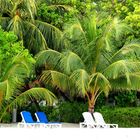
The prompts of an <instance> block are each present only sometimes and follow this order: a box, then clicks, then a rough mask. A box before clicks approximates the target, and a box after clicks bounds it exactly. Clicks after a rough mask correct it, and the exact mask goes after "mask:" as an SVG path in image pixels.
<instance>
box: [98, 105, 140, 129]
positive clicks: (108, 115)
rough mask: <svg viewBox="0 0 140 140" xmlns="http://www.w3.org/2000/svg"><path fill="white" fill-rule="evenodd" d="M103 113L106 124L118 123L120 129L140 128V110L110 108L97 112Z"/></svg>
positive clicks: (137, 108)
mask: <svg viewBox="0 0 140 140" xmlns="http://www.w3.org/2000/svg"><path fill="white" fill-rule="evenodd" d="M96 111H98V112H100V113H102V115H103V117H104V119H105V121H106V123H116V124H118V125H119V127H126V128H128V127H140V119H139V118H140V108H139V107H135V108H134V107H131V108H130V107H129V108H128V107H127V108H114V107H113V108H108V107H103V108H101V109H98V110H96Z"/></svg>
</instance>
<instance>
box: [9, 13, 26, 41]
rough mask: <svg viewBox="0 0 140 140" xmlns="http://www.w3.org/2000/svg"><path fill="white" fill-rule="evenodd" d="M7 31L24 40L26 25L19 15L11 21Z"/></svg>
mask: <svg viewBox="0 0 140 140" xmlns="http://www.w3.org/2000/svg"><path fill="white" fill-rule="evenodd" d="M7 29H8V30H9V31H13V32H14V33H15V34H16V35H17V36H18V37H19V38H20V39H23V33H24V23H23V21H22V19H21V18H20V17H19V16H18V15H16V16H14V17H13V18H12V19H11V21H10V22H9V25H8V27H7Z"/></svg>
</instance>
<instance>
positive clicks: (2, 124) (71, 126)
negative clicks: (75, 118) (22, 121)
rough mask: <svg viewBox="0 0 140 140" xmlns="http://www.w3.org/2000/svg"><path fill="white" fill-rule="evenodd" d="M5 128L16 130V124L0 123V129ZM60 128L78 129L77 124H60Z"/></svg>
mask: <svg viewBox="0 0 140 140" xmlns="http://www.w3.org/2000/svg"><path fill="white" fill-rule="evenodd" d="M5 127H11V128H16V127H17V123H11V124H6V123H0V128H5ZM62 128H79V124H75V123H62Z"/></svg>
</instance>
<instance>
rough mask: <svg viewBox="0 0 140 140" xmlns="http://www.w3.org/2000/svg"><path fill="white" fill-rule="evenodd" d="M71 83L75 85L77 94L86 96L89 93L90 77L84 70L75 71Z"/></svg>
mask: <svg viewBox="0 0 140 140" xmlns="http://www.w3.org/2000/svg"><path fill="white" fill-rule="evenodd" d="M70 81H71V82H72V83H73V86H74V87H75V89H76V91H77V92H75V94H78V95H80V96H85V94H86V93H87V92H88V88H89V87H88V82H89V75H88V73H87V72H86V71H85V70H84V69H78V70H75V71H74V72H73V73H72V74H71V76H70Z"/></svg>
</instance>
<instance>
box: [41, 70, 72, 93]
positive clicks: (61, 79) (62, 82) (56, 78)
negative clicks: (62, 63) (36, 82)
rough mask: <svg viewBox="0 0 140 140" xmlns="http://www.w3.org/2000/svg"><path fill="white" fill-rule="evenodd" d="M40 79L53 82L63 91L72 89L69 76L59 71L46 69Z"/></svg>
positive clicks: (49, 82)
mask: <svg viewBox="0 0 140 140" xmlns="http://www.w3.org/2000/svg"><path fill="white" fill-rule="evenodd" d="M40 81H41V82H43V83H45V84H52V85H53V86H54V87H57V88H59V89H60V90H61V91H63V92H66V91H69V90H70V84H69V82H70V79H69V77H68V76H67V75H65V74H63V73H60V72H58V71H52V70H48V71H44V72H43V74H42V75H41V78H40Z"/></svg>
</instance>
